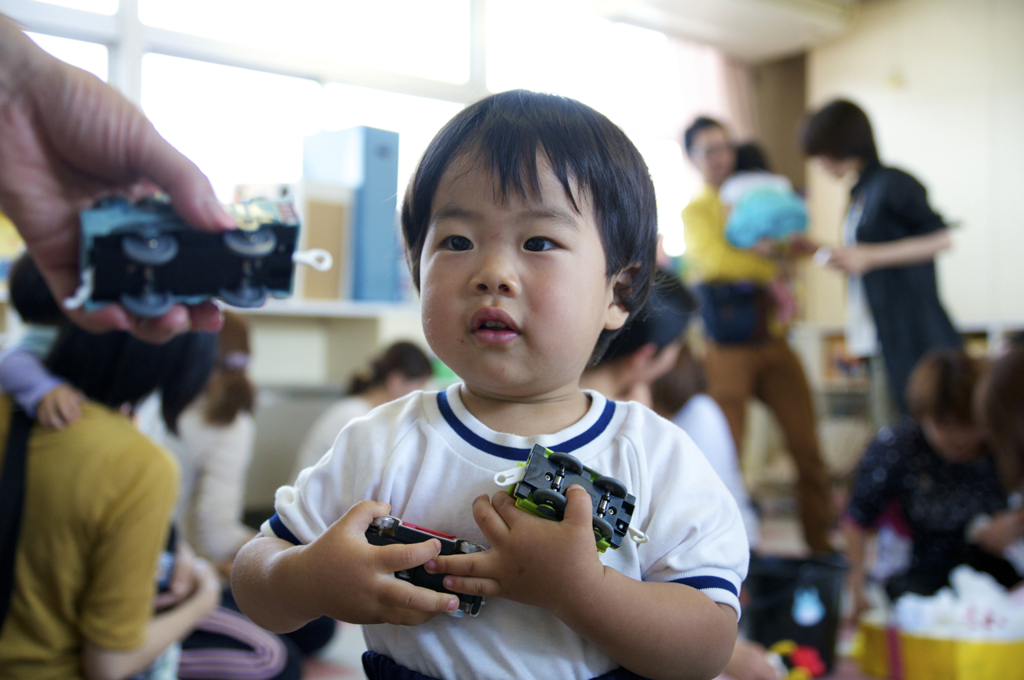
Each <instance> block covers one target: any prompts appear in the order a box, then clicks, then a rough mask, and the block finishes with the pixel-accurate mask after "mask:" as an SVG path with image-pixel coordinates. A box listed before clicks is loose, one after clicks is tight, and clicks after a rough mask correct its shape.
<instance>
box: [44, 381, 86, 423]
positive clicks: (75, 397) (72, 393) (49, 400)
mask: <svg viewBox="0 0 1024 680" xmlns="http://www.w3.org/2000/svg"><path fill="white" fill-rule="evenodd" d="M83 401H85V397H84V396H83V395H82V393H81V392H79V391H78V390H76V389H75V388H74V387H71V386H70V385H67V384H64V383H61V384H60V385H57V386H56V387H54V388H53V389H52V390H50V391H49V392H47V393H46V395H45V396H44V397H43V398H42V399H40V400H39V403H38V404H37V405H36V420H37V421H38V422H39V424H40V425H45V426H46V427H51V428H53V429H55V430H63V429H64V428H65V427H67V426H68V425H71V424H72V423H74V422H75V421H77V420H78V419H79V418H81V417H82V411H81V408H80V407H81V404H82V402H83Z"/></svg>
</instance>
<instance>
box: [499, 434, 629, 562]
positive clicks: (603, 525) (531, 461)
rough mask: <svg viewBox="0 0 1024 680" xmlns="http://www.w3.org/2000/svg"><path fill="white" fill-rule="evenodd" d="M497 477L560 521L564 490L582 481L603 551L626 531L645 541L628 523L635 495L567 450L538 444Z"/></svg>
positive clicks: (519, 499) (521, 501) (528, 505)
mask: <svg viewBox="0 0 1024 680" xmlns="http://www.w3.org/2000/svg"><path fill="white" fill-rule="evenodd" d="M494 481H495V482H496V483H497V484H498V485H500V486H506V485H508V492H509V494H510V495H511V496H512V497H513V498H515V499H516V505H517V506H518V507H520V508H522V509H523V510H526V511H527V512H530V513H532V514H534V515H537V516H538V517H544V518H547V519H553V520H556V521H561V520H562V518H563V517H564V515H565V504H566V498H565V490H566V489H568V488H569V487H570V486H572V485H573V484H579V485H580V486H582V487H583V488H584V489H586V490H587V493H589V494H590V499H591V501H593V504H594V537H595V538H596V540H597V549H598V550H599V551H601V552H604V551H605V550H607V549H608V548H612V549H613V550H615V549H617V548H619V547H620V546H621V545H622V539H623V537H625V536H626V534H632V535H633V536H634V540H636V541H637V542H638V543H643V542H645V541H646V540H647V539H646V537H644V536H643V534H642V533H640V532H638V531H636V530H631V529H630V527H629V523H630V521H631V520H632V518H633V512H634V510H635V508H636V498H635V497H634V496H633V495H632V494H630V493H628V492H627V491H626V487H625V486H623V484H622V482H620V481H619V480H617V479H615V478H614V477H607V476H605V475H602V474H600V473H598V472H596V471H594V470H591V469H590V468H588V467H584V465H583V464H582V463H580V461H579V460H578V459H577V458H576V457H575V456H571V455H569V454H568V453H558V452H556V451H552V450H550V449H546V448H544V447H543V446H540V445H539V444H538V445H536V446H534V447H533V449H532V450H531V451H530V456H529V458H527V459H526V463H525V464H523V465H520V467H518V468H515V469H513V470H509V471H508V472H499V473H498V474H497V475H495V476H494Z"/></svg>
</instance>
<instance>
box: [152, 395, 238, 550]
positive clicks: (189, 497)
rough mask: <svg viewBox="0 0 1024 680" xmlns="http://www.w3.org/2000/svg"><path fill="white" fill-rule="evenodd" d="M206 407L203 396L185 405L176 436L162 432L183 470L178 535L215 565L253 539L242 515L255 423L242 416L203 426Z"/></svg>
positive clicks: (179, 500) (179, 497) (205, 421)
mask: <svg viewBox="0 0 1024 680" xmlns="http://www.w3.org/2000/svg"><path fill="white" fill-rule="evenodd" d="M206 406H207V399H206V397H205V396H200V397H199V398H198V399H196V400H195V401H193V402H192V403H191V404H189V406H188V408H186V409H185V410H184V411H182V413H181V415H180V416H179V417H178V436H174V435H172V434H171V433H169V432H165V438H164V439H163V441H162V442H161V443H163V444H164V445H165V446H166V447H167V448H168V449H170V450H171V452H172V453H173V454H174V457H175V458H177V459H178V463H179V464H180V465H181V489H180V492H179V494H178V509H177V518H178V520H179V523H180V527H181V530H182V536H183V538H184V539H185V541H187V542H188V543H189V544H190V545H191V546H192V547H193V548H195V550H196V552H197V553H199V555H200V556H201V557H205V558H206V559H208V560H213V561H214V562H219V561H221V560H224V559H227V558H229V557H234V555H235V553H236V552H238V549H239V548H240V547H242V544H244V543H245V542H246V541H248V540H249V539H250V538H252V529H250V528H249V527H247V526H246V525H245V524H243V523H242V513H243V509H244V508H243V506H244V503H245V478H246V473H247V472H248V471H249V463H250V462H251V461H252V452H253V446H254V444H255V440H256V423H255V421H254V420H253V417H252V415H251V414H250V413H248V412H246V411H239V412H238V415H236V416H235V419H234V420H233V421H231V422H230V423H228V424H227V425H216V424H213V423H210V422H207V420H206Z"/></svg>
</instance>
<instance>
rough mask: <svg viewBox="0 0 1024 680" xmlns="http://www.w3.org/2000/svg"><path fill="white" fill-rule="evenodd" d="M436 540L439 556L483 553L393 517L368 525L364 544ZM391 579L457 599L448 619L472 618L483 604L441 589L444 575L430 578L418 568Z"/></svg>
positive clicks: (478, 598) (461, 541)
mask: <svg viewBox="0 0 1024 680" xmlns="http://www.w3.org/2000/svg"><path fill="white" fill-rule="evenodd" d="M432 538H436V539H437V540H438V541H440V542H441V554H442V555H468V554H469V553H475V552H481V551H483V550H486V548H484V547H483V546H482V545H478V544H476V543H473V542H471V541H467V540H465V539H462V538H456V537H454V536H449V535H448V534H442V533H439V532H437V531H431V530H430V529H424V528H423V527H418V526H416V525H415V524H406V523H404V522H402V520H400V519H398V518H397V517H392V516H390V515H388V516H387V517H378V518H377V519H375V520H373V522H371V523H370V526H369V528H368V529H367V530H366V540H367V541H369V542H370V544H371V545H391V544H393V543H423V542H424V541H429V540H430V539H432ZM395 576H396V577H398V578H400V579H402V580H403V581H408V582H409V583H411V584H413V585H414V586H421V587H423V588H429V589H430V590H435V591H437V592H439V593H451V594H452V595H458V596H459V608H458V609H456V610H455V611H453V612H450V615H451V616H464V615H465V614H469V615H470V616H476V615H477V614H479V613H480V607H482V606H483V604H484V598H483V597H482V596H480V595H463V594H462V593H452V591H450V590H448V589H447V588H445V587H444V577H445V575H444V574H431V573H428V572H427V570H426V569H424V568H423V567H422V566H420V567H414V568H412V569H406V570H405V571H397V572H395Z"/></svg>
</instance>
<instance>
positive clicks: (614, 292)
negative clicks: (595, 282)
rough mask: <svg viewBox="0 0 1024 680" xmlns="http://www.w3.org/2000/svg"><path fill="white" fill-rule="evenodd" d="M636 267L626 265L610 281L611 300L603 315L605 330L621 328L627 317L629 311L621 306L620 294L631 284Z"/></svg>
mask: <svg viewBox="0 0 1024 680" xmlns="http://www.w3.org/2000/svg"><path fill="white" fill-rule="evenodd" d="M635 272H636V267H635V266H634V267H628V268H627V269H623V270H622V271H621V272H619V273H618V274H616V275H615V277H614V278H613V279H612V281H611V286H610V289H611V301H610V302H609V304H608V309H607V310H606V311H605V315H604V327H605V330H609V331H614V330H616V329H619V328H622V327H623V326H624V325H625V324H626V321H627V320H628V319H629V312H628V311H626V308H625V307H623V306H622V294H623V293H625V292H626V291H628V290H629V288H630V287H631V286H632V285H633V275H634V273H635Z"/></svg>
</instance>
